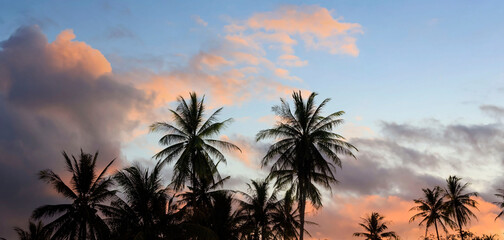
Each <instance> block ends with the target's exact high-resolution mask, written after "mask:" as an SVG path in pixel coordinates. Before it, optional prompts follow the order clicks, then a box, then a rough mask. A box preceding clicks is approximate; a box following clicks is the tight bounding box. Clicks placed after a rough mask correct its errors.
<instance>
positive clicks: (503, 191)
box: [494, 189, 504, 220]
mask: <svg viewBox="0 0 504 240" xmlns="http://www.w3.org/2000/svg"><path fill="white" fill-rule="evenodd" d="M497 191H498V193H496V194H495V196H496V197H498V198H500V199H502V201H501V202H494V204H496V205H497V206H499V208H501V209H503V210H502V211H501V212H500V213H499V214H498V215H497V217H495V220H497V218H500V217H501V216H502V214H504V189H497Z"/></svg>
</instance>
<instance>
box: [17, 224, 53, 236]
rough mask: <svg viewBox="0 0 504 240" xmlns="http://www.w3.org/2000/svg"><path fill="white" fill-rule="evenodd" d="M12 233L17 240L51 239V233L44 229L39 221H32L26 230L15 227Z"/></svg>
mask: <svg viewBox="0 0 504 240" xmlns="http://www.w3.org/2000/svg"><path fill="white" fill-rule="evenodd" d="M14 231H16V233H17V234H18V236H19V240H49V239H51V231H50V230H49V229H47V228H45V227H44V224H42V222H41V221H38V222H37V223H34V222H32V221H30V222H29V224H28V230H27V231H25V230H24V229H22V228H19V227H15V228H14Z"/></svg>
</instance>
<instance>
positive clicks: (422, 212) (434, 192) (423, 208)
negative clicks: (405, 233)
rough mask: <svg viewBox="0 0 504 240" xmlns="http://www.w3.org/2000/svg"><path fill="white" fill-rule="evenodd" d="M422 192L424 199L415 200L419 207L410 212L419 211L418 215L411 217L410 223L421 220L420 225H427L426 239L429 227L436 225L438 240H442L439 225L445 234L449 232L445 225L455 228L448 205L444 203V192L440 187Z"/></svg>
mask: <svg viewBox="0 0 504 240" xmlns="http://www.w3.org/2000/svg"><path fill="white" fill-rule="evenodd" d="M422 191H423V192H424V197H423V198H419V199H415V200H414V202H415V203H416V204H417V206H415V207H413V208H411V209H410V211H418V213H417V214H415V215H414V216H413V217H411V219H410V222H413V221H415V220H416V219H417V218H420V219H421V221H420V223H419V224H418V225H422V224H424V223H425V237H426V238H427V231H428V229H429V227H430V226H432V225H434V227H435V229H436V236H437V239H438V240H440V239H439V232H438V223H439V225H440V226H441V227H442V228H443V230H444V231H445V232H448V230H447V228H446V226H445V224H448V226H453V224H454V222H453V221H452V220H451V219H450V216H449V214H448V212H447V209H446V204H445V202H444V201H443V194H444V192H443V190H442V189H441V188H440V187H435V188H434V189H429V188H427V189H422Z"/></svg>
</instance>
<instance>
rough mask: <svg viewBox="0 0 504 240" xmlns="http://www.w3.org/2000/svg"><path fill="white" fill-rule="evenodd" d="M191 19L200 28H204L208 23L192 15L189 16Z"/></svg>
mask: <svg viewBox="0 0 504 240" xmlns="http://www.w3.org/2000/svg"><path fill="white" fill-rule="evenodd" d="M191 18H192V20H193V21H194V22H195V23H197V24H198V25H200V26H203V27H206V26H207V25H208V23H207V22H205V21H204V20H203V19H201V17H200V16H198V15H193V16H191Z"/></svg>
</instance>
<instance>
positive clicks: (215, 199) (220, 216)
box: [209, 191, 243, 240]
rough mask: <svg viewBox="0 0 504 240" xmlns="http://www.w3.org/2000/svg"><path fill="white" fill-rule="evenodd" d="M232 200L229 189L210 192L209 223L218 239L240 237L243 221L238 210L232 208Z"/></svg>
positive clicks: (232, 239)
mask: <svg viewBox="0 0 504 240" xmlns="http://www.w3.org/2000/svg"><path fill="white" fill-rule="evenodd" d="M233 202H235V199H234V198H233V194H232V193H231V192H229V191H227V192H226V191H218V192H215V193H214V194H212V207H211V210H210V213H209V223H210V224H209V225H210V229H211V230H212V231H213V232H214V233H215V234H216V235H217V237H218V239H223V240H224V239H226V240H238V239H240V235H241V230H242V229H241V227H242V224H243V221H242V218H240V216H239V211H236V210H233Z"/></svg>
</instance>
